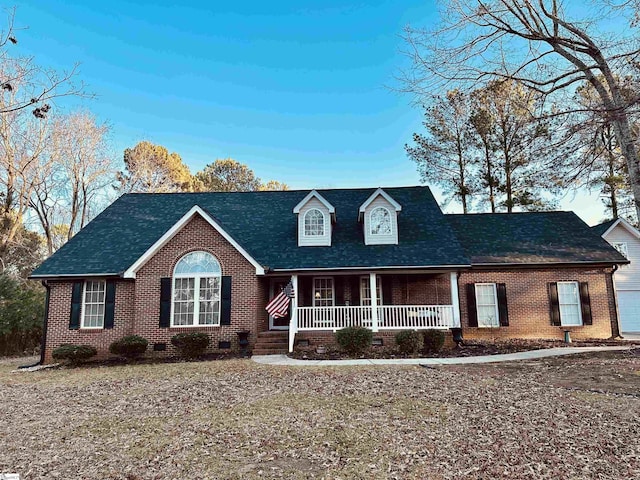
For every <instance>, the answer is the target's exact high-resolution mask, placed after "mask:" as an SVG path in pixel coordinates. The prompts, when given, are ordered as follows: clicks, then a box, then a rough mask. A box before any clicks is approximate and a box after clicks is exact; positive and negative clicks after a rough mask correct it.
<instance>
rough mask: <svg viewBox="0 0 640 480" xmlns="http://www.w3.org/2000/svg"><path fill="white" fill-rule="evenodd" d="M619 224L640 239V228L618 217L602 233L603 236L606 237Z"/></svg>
mask: <svg viewBox="0 0 640 480" xmlns="http://www.w3.org/2000/svg"><path fill="white" fill-rule="evenodd" d="M618 225H621V226H622V227H624V228H625V230H627V231H628V232H629V233H630V234H631V235H633V236H634V237H635V238H638V239H640V232H638V229H636V228H635V227H634V226H633V225H631V224H630V223H629V222H627V221H626V220H625V219H624V218H618V219H617V220H616V221H615V222H613V223H612V224H611V226H610V227H609V228H607V231H606V232H604V233H603V234H602V238H605V237H606V236H607V235H608V234H609V233H611V232H612V231H613V229H614V228H616V227H617V226H618Z"/></svg>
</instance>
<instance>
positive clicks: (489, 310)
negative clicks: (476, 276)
mask: <svg viewBox="0 0 640 480" xmlns="http://www.w3.org/2000/svg"><path fill="white" fill-rule="evenodd" d="M476 308H477V310H478V327H499V326H500V318H499V314H498V295H497V292H496V284H495V283H476Z"/></svg>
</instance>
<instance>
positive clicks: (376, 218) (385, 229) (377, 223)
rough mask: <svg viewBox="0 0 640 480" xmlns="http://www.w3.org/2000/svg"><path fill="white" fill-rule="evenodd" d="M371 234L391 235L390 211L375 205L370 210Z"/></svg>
mask: <svg viewBox="0 0 640 480" xmlns="http://www.w3.org/2000/svg"><path fill="white" fill-rule="evenodd" d="M370 215H371V220H370V222H369V225H370V227H371V235H391V234H392V231H393V230H392V228H391V213H390V212H389V210H387V209H386V208H385V207H377V208H374V209H373V210H371V214H370Z"/></svg>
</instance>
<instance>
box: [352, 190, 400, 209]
mask: <svg viewBox="0 0 640 480" xmlns="http://www.w3.org/2000/svg"><path fill="white" fill-rule="evenodd" d="M378 195H381V196H382V198H384V199H385V200H386V201H387V202H389V203H390V204H391V205H393V208H395V209H396V212H399V211H401V210H402V205H400V204H399V203H398V202H396V201H395V200H394V199H393V198H391V195H389V194H388V193H387V192H385V191H384V190H383V189H382V188H378V189H377V190H376V191H375V192H373V193H372V194H371V196H370V197H369V198H367V199H366V200H365V202H364V203H363V204H362V205H360V213H364V211H365V210H366V209H367V207H368V206H369V205H371V202H373V201H374V200H375V199H376V198H377V197H378Z"/></svg>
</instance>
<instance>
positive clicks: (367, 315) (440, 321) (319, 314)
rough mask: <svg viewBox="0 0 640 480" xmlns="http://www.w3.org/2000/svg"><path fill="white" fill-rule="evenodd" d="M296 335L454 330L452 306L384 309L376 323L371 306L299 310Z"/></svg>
mask: <svg viewBox="0 0 640 480" xmlns="http://www.w3.org/2000/svg"><path fill="white" fill-rule="evenodd" d="M296 311H297V315H296V319H297V322H296V323H297V325H296V327H297V331H309V330H339V329H341V328H345V327H356V326H361V327H366V328H373V329H374V330H376V329H377V330H391V329H417V330H424V329H436V328H451V327H455V326H457V325H455V320H454V315H453V305H382V306H378V307H377V313H378V315H377V317H378V318H377V322H376V325H374V324H373V323H374V322H373V311H372V308H371V307H369V306H364V307H362V306H337V307H298V308H297V309H296Z"/></svg>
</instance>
